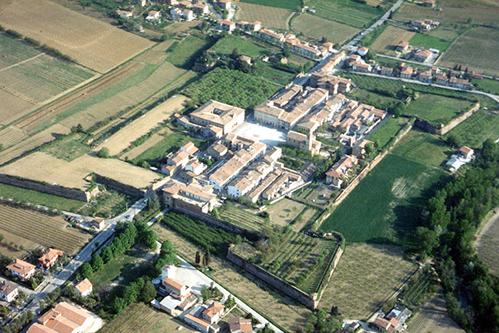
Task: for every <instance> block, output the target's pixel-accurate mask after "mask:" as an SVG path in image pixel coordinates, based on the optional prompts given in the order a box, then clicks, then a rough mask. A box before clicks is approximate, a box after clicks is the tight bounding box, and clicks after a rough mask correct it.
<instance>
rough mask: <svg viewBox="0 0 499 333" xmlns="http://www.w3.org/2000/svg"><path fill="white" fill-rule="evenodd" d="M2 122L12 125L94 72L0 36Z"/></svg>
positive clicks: (0, 115) (4, 35)
mask: <svg viewBox="0 0 499 333" xmlns="http://www.w3.org/2000/svg"><path fill="white" fill-rule="evenodd" d="M0 52H1V54H2V57H1V58H2V59H1V60H0V82H2V86H1V87H0V98H1V100H2V109H1V110H0V123H1V124H3V125H5V124H9V123H11V122H13V121H15V120H17V119H19V118H20V117H22V116H23V115H25V114H27V113H29V112H30V111H31V110H32V109H34V108H36V107H37V106H39V105H40V104H41V103H43V102H45V101H47V100H49V99H51V98H53V97H55V96H57V95H59V94H61V93H63V92H64V91H66V90H68V89H70V88H73V87H75V86H77V85H78V84H80V83H82V82H84V81H86V80H89V79H90V78H92V77H93V76H94V75H95V73H94V72H93V71H91V70H88V69H86V68H83V67H81V66H79V65H77V64H74V63H70V62H67V61H63V60H59V59H56V58H54V57H52V56H49V55H47V54H45V53H43V52H41V51H38V50H37V49H36V48H34V47H33V46H31V45H29V44H27V43H26V42H23V41H22V40H20V39H16V38H13V37H11V36H9V35H7V34H6V33H0Z"/></svg>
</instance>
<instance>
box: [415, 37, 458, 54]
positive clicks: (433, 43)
mask: <svg viewBox="0 0 499 333" xmlns="http://www.w3.org/2000/svg"><path fill="white" fill-rule="evenodd" d="M451 43H452V41H449V40H445V39H442V38H437V37H434V36H430V35H427V34H422V33H417V34H415V35H414V36H412V38H411V40H410V41H409V44H410V45H411V46H413V47H423V48H425V49H437V50H439V51H440V52H444V51H445V50H447V48H448V47H449V46H450V45H451Z"/></svg>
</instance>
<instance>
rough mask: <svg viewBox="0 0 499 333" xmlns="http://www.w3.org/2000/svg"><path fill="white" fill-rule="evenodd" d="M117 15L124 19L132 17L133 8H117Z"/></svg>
mask: <svg viewBox="0 0 499 333" xmlns="http://www.w3.org/2000/svg"><path fill="white" fill-rule="evenodd" d="M116 15H118V16H119V17H121V18H123V19H130V18H132V17H133V10H127V9H117V10H116Z"/></svg>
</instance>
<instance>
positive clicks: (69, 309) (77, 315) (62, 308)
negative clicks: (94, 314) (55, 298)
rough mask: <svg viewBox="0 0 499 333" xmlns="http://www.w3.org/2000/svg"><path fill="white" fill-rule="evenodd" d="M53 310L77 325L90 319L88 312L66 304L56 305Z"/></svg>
mask: <svg viewBox="0 0 499 333" xmlns="http://www.w3.org/2000/svg"><path fill="white" fill-rule="evenodd" d="M54 310H55V311H57V312H59V313H61V314H62V315H63V316H64V317H65V318H68V319H69V320H71V321H72V322H74V323H77V324H78V325H82V324H83V323H84V322H85V321H86V320H87V319H88V318H89V317H90V314H89V313H88V311H86V310H84V309H82V308H80V307H77V306H75V305H72V304H69V303H67V302H61V303H59V304H57V305H56V306H55V308H54Z"/></svg>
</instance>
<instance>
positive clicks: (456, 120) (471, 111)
mask: <svg viewBox="0 0 499 333" xmlns="http://www.w3.org/2000/svg"><path fill="white" fill-rule="evenodd" d="M478 110H480V103H476V104H475V105H473V107H472V108H471V109H469V110H468V111H467V112H465V113H463V114H462V115H460V116H458V117H456V118H454V119H452V120H451V121H450V122H449V123H448V124H447V125H445V126H444V127H442V128H440V129H438V130H437V134H439V135H445V134H447V133H448V132H449V131H451V130H452V129H453V128H454V127H456V126H457V125H459V124H460V123H462V122H463V121H465V120H466V119H468V118H469V117H471V116H472V115H473V114H474V113H475V112H477V111H478Z"/></svg>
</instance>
